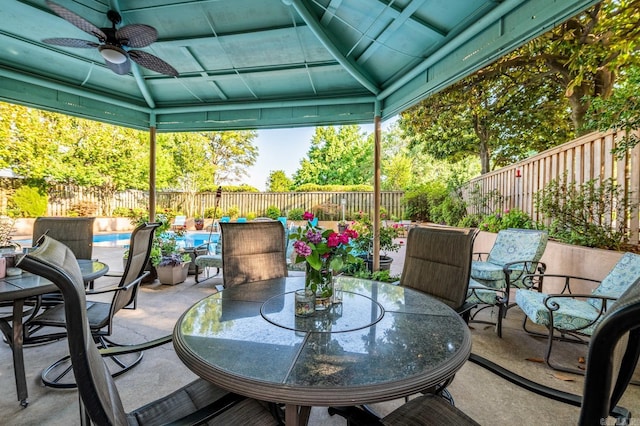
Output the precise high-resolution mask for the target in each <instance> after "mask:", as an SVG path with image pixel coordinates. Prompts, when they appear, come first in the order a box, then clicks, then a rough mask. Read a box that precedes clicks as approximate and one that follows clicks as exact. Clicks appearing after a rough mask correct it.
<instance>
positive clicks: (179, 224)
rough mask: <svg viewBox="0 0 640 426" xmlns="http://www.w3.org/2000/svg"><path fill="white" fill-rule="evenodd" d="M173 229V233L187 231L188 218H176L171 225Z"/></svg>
mask: <svg viewBox="0 0 640 426" xmlns="http://www.w3.org/2000/svg"><path fill="white" fill-rule="evenodd" d="M171 229H172V230H173V231H185V230H186V229H187V217H186V216H176V217H175V218H174V219H173V223H172V224H171Z"/></svg>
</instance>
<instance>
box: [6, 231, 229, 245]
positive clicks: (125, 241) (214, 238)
mask: <svg viewBox="0 0 640 426" xmlns="http://www.w3.org/2000/svg"><path fill="white" fill-rule="evenodd" d="M218 238H220V234H217V233H215V232H214V233H212V234H211V242H212V243H217V242H218ZM130 239H131V232H110V233H106V234H95V235H94V236H93V246H94V247H128V246H129V240H130ZM207 241H209V233H208V232H189V231H188V232H187V233H186V234H185V235H183V236H181V237H177V238H176V242H177V244H178V247H197V246H199V245H201V244H204V243H206V242H207ZM16 242H17V243H18V244H20V245H21V246H23V247H25V246H26V247H29V246H30V245H31V240H20V241H16Z"/></svg>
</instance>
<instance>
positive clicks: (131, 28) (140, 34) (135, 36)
mask: <svg viewBox="0 0 640 426" xmlns="http://www.w3.org/2000/svg"><path fill="white" fill-rule="evenodd" d="M116 39H118V42H119V43H120V44H122V45H123V46H129V47H147V46H149V45H150V44H151V43H153V42H154V41H156V40H157V39H158V31H156V29H155V28H153V27H151V26H149V25H143V24H131V25H127V26H124V27H122V28H120V29H119V30H117V31H116Z"/></svg>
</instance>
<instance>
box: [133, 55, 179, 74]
mask: <svg viewBox="0 0 640 426" xmlns="http://www.w3.org/2000/svg"><path fill="white" fill-rule="evenodd" d="M127 53H128V54H129V57H130V58H131V59H132V60H133V61H134V62H136V63H137V64H138V65H141V66H143V67H145V68H148V69H150V70H151V71H155V72H159V73H160V74H165V75H169V76H171V77H177V76H178V71H176V69H175V68H173V67H172V66H171V65H169V64H168V63H166V62H165V61H163V60H162V59H160V58H158V57H157V56H154V55H152V54H151V53H147V52H145V51H142V50H130V51H128V52H127Z"/></svg>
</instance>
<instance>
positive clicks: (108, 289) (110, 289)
mask: <svg viewBox="0 0 640 426" xmlns="http://www.w3.org/2000/svg"><path fill="white" fill-rule="evenodd" d="M147 275H149V271H144V273H143V274H142V275H140V276H139V277H138V278H136V279H135V280H133V281H131V282H130V283H129V284H127V285H124V286H119V285H116V286H111V287H104V288H100V289H97V290H96V289H93V290H87V291H85V294H86V295H87V296H90V295H93V294H102V293H109V292H113V291H120V290H128V289H129V288H131V287H133V286H134V285H138V284H139V283H140V281H142V279H143V278H144V277H146V276H147Z"/></svg>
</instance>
